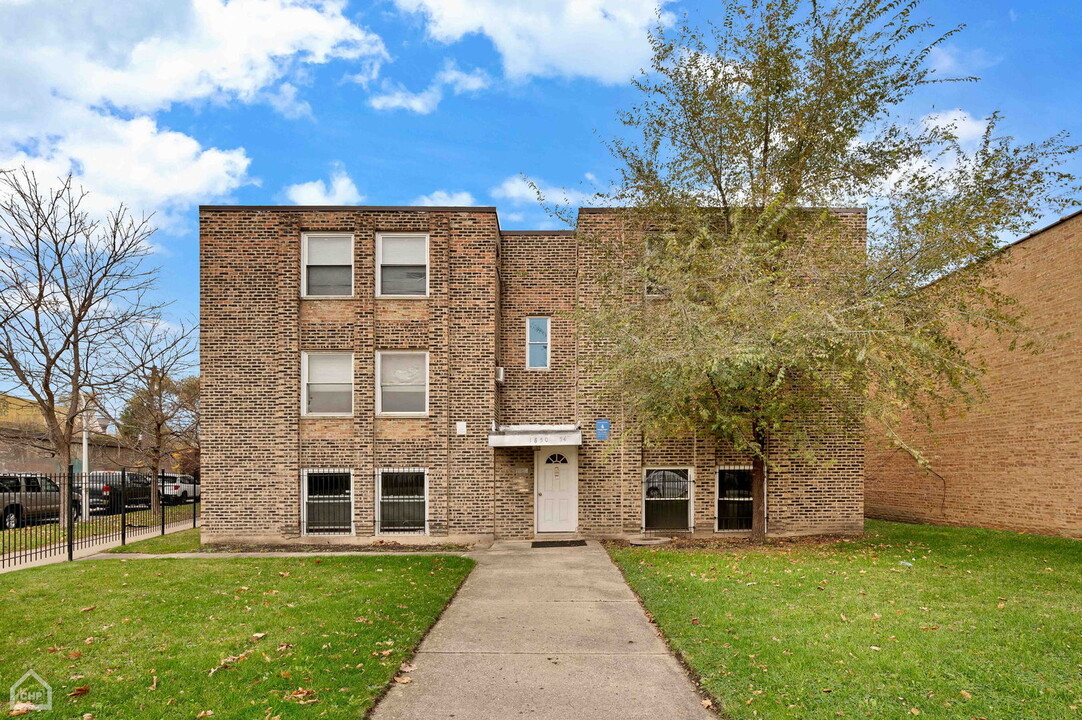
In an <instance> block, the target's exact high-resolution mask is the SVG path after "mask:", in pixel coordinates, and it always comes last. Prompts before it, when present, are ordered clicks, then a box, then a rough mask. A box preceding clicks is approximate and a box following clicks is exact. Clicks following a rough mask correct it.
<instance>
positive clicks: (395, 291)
mask: <svg viewBox="0 0 1082 720" xmlns="http://www.w3.org/2000/svg"><path fill="white" fill-rule="evenodd" d="M376 255H377V258H376V262H377V265H378V267H377V269H376V294H377V295H378V296H380V297H426V296H427V295H428V236H427V235H400V234H381V235H379V236H378V237H377V238H376Z"/></svg>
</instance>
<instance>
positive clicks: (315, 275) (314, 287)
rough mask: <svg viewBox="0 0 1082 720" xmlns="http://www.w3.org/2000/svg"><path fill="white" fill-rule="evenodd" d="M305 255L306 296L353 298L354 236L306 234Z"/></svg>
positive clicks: (304, 240) (304, 293)
mask: <svg viewBox="0 0 1082 720" xmlns="http://www.w3.org/2000/svg"><path fill="white" fill-rule="evenodd" d="M302 245H303V247H302V249H301V256H302V260H303V263H304V272H303V274H302V276H301V294H302V295H303V296H304V297H350V296H351V295H353V236H352V235H324V234H316V233H305V234H304V235H303V236H302Z"/></svg>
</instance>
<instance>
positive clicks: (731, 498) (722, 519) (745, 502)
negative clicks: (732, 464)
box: [718, 468, 752, 530]
mask: <svg viewBox="0 0 1082 720" xmlns="http://www.w3.org/2000/svg"><path fill="white" fill-rule="evenodd" d="M751 516H752V498H751V468H719V469H718V530H751Z"/></svg>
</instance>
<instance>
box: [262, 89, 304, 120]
mask: <svg viewBox="0 0 1082 720" xmlns="http://www.w3.org/2000/svg"><path fill="white" fill-rule="evenodd" d="M267 102H268V103H270V106H271V107H272V108H274V109H275V110H276V111H277V112H278V114H280V115H282V116H283V117H287V118H289V119H291V120H296V119H297V118H311V117H312V106H311V105H309V104H308V102H307V101H305V100H301V99H300V98H299V97H298V96H297V86H296V85H294V84H293V83H282V84H281V85H279V86H278V87H277V88H276V89H275V90H274V91H272V92H269V93H267Z"/></svg>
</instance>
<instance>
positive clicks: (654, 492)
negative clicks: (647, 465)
mask: <svg viewBox="0 0 1082 720" xmlns="http://www.w3.org/2000/svg"><path fill="white" fill-rule="evenodd" d="M690 510H691V471H690V470H689V469H687V468H680V469H673V468H658V469H652V470H647V471H646V474H645V475H644V477H643V529H644V530H645V531H647V532H649V531H653V530H679V531H682V532H683V531H687V530H690V529H691V513H690Z"/></svg>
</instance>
